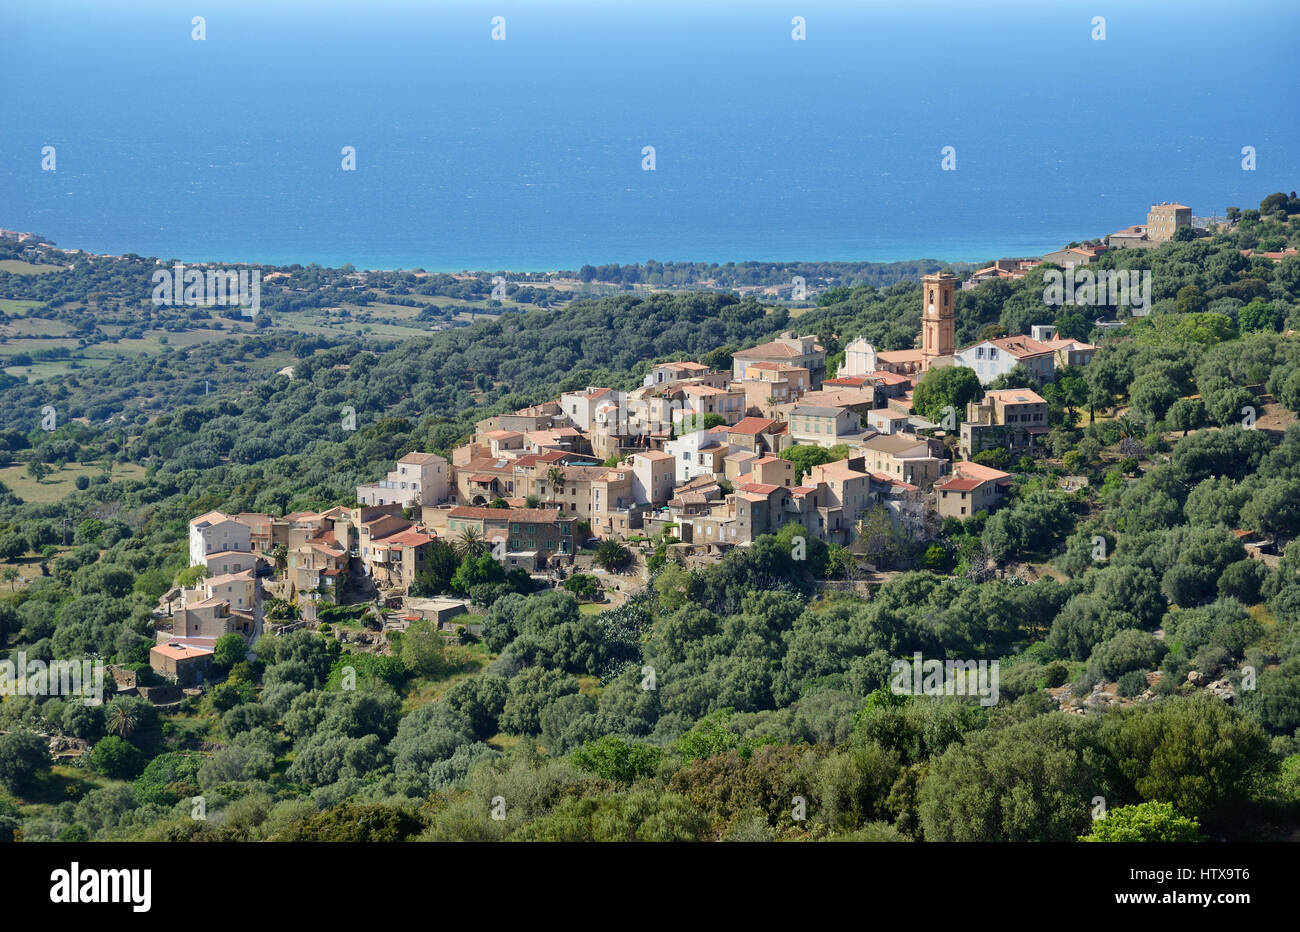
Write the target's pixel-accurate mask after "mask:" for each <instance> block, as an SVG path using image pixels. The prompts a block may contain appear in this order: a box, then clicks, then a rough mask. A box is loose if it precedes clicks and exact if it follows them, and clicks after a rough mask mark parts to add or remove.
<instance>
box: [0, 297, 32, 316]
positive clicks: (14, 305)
mask: <svg viewBox="0 0 1300 932" xmlns="http://www.w3.org/2000/svg"><path fill="white" fill-rule="evenodd" d="M40 306H41V302H40V301H19V300H17V299H15V298H0V311H4V312H5V313H6V314H9V315H10V316H13V315H20V316H21V315H23V314H26V313H27V312H28V311H30V310H31V309H32V308H34V307H40Z"/></svg>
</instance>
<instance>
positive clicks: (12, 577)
mask: <svg viewBox="0 0 1300 932" xmlns="http://www.w3.org/2000/svg"><path fill="white" fill-rule="evenodd" d="M21 576H22V574H21V573H19V572H18V568H17V567H14V566H6V567H5V568H4V570H0V579H3V580H4V581H5V582H7V583H8V584H9V591H10V592H13V591H14V583H15V582H17V581H18V579H19V577H21Z"/></svg>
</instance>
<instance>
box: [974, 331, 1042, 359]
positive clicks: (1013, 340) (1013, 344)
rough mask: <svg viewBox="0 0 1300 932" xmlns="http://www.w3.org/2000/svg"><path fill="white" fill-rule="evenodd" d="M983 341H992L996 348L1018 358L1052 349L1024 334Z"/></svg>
mask: <svg viewBox="0 0 1300 932" xmlns="http://www.w3.org/2000/svg"><path fill="white" fill-rule="evenodd" d="M984 342H986V343H992V344H993V345H994V346H996V347H997V348H998V349H1000V350H1004V351H1006V352H1008V353H1010V354H1011V355H1012V356H1015V357H1016V358H1018V359H1024V358H1025V357H1028V356H1041V355H1043V354H1044V353H1050V352H1051V351H1052V350H1051V349H1050V348H1049V347H1046V346H1044V345H1043V344H1041V343H1039V342H1038V341H1037V340H1033V339H1030V338H1029V337H1025V336H1015V337H997V338H995V339H992V340H985V341H984ZM976 345H978V344H976Z"/></svg>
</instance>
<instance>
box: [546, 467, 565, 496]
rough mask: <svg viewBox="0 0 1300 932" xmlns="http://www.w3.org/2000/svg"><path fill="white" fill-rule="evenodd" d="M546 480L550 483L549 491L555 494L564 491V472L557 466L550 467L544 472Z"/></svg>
mask: <svg viewBox="0 0 1300 932" xmlns="http://www.w3.org/2000/svg"><path fill="white" fill-rule="evenodd" d="M546 478H547V480H548V481H549V482H550V483H551V489H552V490H554V491H556V492H563V491H564V470H563V469H561V468H560V467H559V466H552V467H551V468H550V469H548V470H546Z"/></svg>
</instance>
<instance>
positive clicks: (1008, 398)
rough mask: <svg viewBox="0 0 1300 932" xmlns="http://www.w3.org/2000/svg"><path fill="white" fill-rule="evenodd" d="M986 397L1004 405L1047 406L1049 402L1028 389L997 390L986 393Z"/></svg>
mask: <svg viewBox="0 0 1300 932" xmlns="http://www.w3.org/2000/svg"><path fill="white" fill-rule="evenodd" d="M984 397H985V398H993V399H995V400H997V401H1000V402H1002V403H1003V404H1007V403H1011V404H1035V405H1045V404H1047V400H1046V399H1044V398H1043V396H1042V395H1040V394H1038V392H1035V391H1031V390H1030V389H1028V388H996V389H992V390H990V391H987V392H985V393H984Z"/></svg>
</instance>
